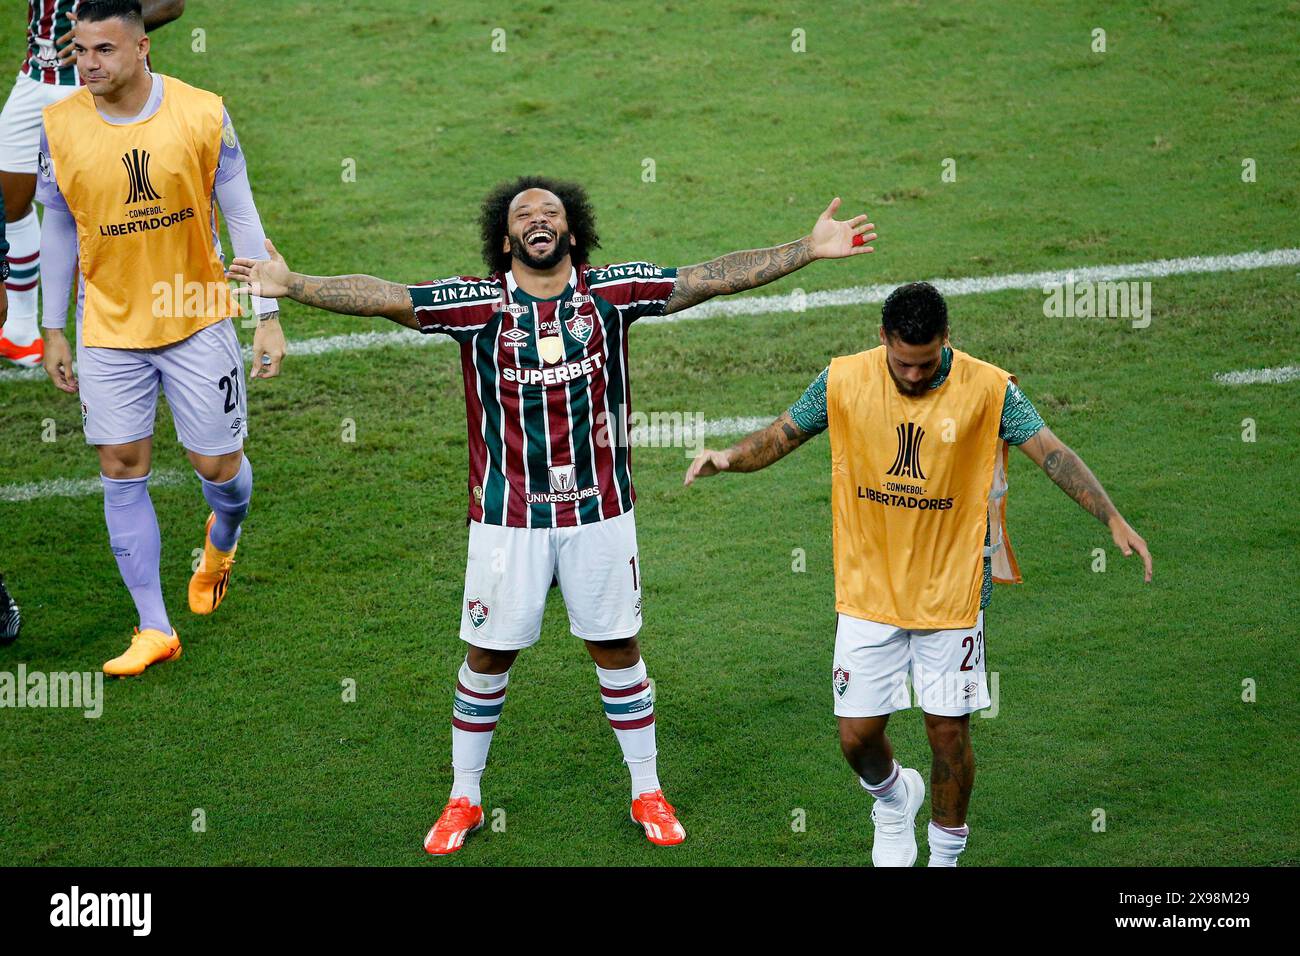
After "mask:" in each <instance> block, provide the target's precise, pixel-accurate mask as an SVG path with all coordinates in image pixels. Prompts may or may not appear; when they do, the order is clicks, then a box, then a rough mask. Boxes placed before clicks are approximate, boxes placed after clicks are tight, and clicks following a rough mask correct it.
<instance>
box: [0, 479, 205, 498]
mask: <svg viewBox="0 0 1300 956" xmlns="http://www.w3.org/2000/svg"><path fill="white" fill-rule="evenodd" d="M186 480H187V479H186V476H185V475H184V474H182V473H181V472H179V471H155V472H154V473H153V477H152V478H150V479H149V487H150V488H165V487H167V486H168V485H180V484H184V483H185V481H186ZM103 491H104V485H103V483H102V482H100V480H99V477H98V476H96V477H94V478H47V479H46V480H45V481H32V482H27V483H26V484H17V485H0V503H10V504H14V503H19V502H23V501H38V500H40V499H42V498H88V497H90V496H91V495H98V494H103Z"/></svg>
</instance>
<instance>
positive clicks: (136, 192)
mask: <svg viewBox="0 0 1300 956" xmlns="http://www.w3.org/2000/svg"><path fill="white" fill-rule="evenodd" d="M122 165H123V166H125V167H126V178H127V182H128V184H129V185H130V187H131V188H130V192H129V193H128V195H127V197H126V205H128V206H129V205H131V204H132V203H137V202H153V201H154V200H155V199H162V196H161V195H160V194H159V193H158V192H157V190H155V189H154V188H153V183H151V182H150V181H149V153H148V151H147V150H143V149H133V150H131V151H130V152H129V153H123V154H122Z"/></svg>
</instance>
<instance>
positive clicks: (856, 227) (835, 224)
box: [809, 196, 876, 259]
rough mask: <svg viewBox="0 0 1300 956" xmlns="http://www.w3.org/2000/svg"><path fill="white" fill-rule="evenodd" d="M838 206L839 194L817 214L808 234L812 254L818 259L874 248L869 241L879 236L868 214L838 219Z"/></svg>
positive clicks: (868, 250) (837, 256)
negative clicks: (815, 221) (836, 213)
mask: <svg viewBox="0 0 1300 956" xmlns="http://www.w3.org/2000/svg"><path fill="white" fill-rule="evenodd" d="M839 208H840V197H839V196H836V197H835V198H834V199H832V200H831V204H830V205H829V206H827V207H826V211H825V212H823V213H822V214H821V215H820V216H818V217H817V223H816V224H815V225H814V226H813V230H812V232H811V233H810V234H809V238H810V239H811V240H812V247H813V255H814V256H816V257H817V258H818V259H843V258H844V257H845V256H857V255H862V254H863V253H866V252H875V248H874V247H873V246H871V245H870V243H871V242H872V241H873V240H874V239H875V238H876V234H875V233H874V232H872V231H871V230H873V229H875V228H876V226H875V224H874V223H870V222H867V217H866V216H854V217H853V218H852V219H836V218H835V211H836V210H837V209H839Z"/></svg>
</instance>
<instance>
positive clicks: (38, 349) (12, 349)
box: [0, 331, 45, 368]
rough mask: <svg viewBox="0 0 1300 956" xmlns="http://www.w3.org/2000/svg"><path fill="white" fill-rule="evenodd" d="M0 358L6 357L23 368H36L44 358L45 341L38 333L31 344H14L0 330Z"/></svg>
mask: <svg viewBox="0 0 1300 956" xmlns="http://www.w3.org/2000/svg"><path fill="white" fill-rule="evenodd" d="M0 359H8V360H9V361H10V362H13V363H14V364H15V365H21V366H22V367H23V368H37V367H39V366H40V364H41V362H42V361H44V359H45V342H44V341H43V340H42V339H41V337H40V336H39V335H38V336H37V337H36V340H35V341H34V342H32V344H31V345H15V344H14V343H13V342H11V341H9V340H8V339H7V338H5V334H4V332H3V331H0Z"/></svg>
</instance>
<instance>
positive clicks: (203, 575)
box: [190, 514, 239, 614]
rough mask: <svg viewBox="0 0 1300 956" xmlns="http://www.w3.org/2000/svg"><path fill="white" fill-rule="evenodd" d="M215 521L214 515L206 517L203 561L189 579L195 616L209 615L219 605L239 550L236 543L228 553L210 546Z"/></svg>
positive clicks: (191, 603) (227, 585) (191, 605)
mask: <svg viewBox="0 0 1300 956" xmlns="http://www.w3.org/2000/svg"><path fill="white" fill-rule="evenodd" d="M216 520H217V516H216V515H215V514H211V515H208V524H207V527H206V528H204V531H203V559H202V560H201V561H199V569H198V570H197V571H195V572H194V576H193V577H191V578H190V610H191V611H193V612H194V613H195V614H211V613H212V612H213V611H215V610H216V609H217V608H218V607H219V606H220V605H221V601H222V599H223V598H224V597H225V596H226V589H227V588H228V587H229V586H230V568H231V567H232V566H233V565H234V563H235V552H236V551H237V550H238V549H239V542H238V541H236V542H235V546H234V547H233V548H231V549H230V550H229V551H218V550H217V549H216V548H215V547H213V546H212V522H214V521H216Z"/></svg>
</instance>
